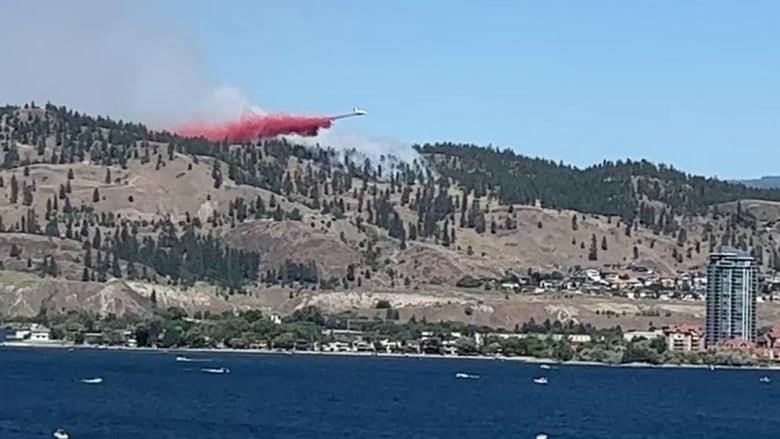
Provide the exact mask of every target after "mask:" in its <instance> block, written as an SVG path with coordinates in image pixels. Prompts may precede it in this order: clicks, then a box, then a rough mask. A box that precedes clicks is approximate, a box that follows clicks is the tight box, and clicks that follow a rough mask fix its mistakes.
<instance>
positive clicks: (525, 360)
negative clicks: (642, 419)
mask: <svg viewBox="0 0 780 439" xmlns="http://www.w3.org/2000/svg"><path fill="white" fill-rule="evenodd" d="M2 348H21V349H29V348H32V349H38V348H41V349H69V350H77V349H78V350H96V351H122V352H156V353H161V354H162V353H166V354H186V353H195V354H244V355H259V356H263V355H277V356H295V355H311V356H324V357H327V356H334V357H371V358H374V357H375V358H408V359H431V360H479V361H512V362H517V363H522V364H531V365H540V366H541V365H548V366H553V365H554V366H596V367H618V368H629V369H721V370H780V364H776V365H767V366H760V365H752V366H731V365H717V364H716V365H709V364H683V363H667V364H651V363H622V364H610V363H602V362H598V361H585V360H571V361H558V360H555V359H552V358H540V357H527V356H514V357H506V356H487V355H430V354H422V353H408V354H404V353H392V352H381V353H379V352H326V351H284V350H274V349H235V348H186V347H185V348H150V347H128V346H101V345H76V344H73V343H66V342H48V343H29V342H0V349H2ZM180 356H183V355H180Z"/></svg>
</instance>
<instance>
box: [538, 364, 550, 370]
mask: <svg viewBox="0 0 780 439" xmlns="http://www.w3.org/2000/svg"><path fill="white" fill-rule="evenodd" d="M539 369H544V370H550V365H549V364H542V365H541V366H539Z"/></svg>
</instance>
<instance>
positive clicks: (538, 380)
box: [534, 377, 547, 384]
mask: <svg viewBox="0 0 780 439" xmlns="http://www.w3.org/2000/svg"><path fill="white" fill-rule="evenodd" d="M534 383H536V384H547V378H546V377H540V378H534Z"/></svg>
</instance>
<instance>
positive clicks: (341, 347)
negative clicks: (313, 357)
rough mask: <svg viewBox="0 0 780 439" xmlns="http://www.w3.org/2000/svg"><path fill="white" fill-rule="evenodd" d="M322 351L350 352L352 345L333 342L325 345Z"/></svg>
mask: <svg viewBox="0 0 780 439" xmlns="http://www.w3.org/2000/svg"><path fill="white" fill-rule="evenodd" d="M320 350H321V351H323V352H349V351H351V350H352V345H351V344H350V343H347V342H343V341H332V342H330V343H325V344H323V345H322V346H321V347H320Z"/></svg>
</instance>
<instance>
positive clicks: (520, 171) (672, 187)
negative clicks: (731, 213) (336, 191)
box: [416, 143, 780, 227]
mask: <svg viewBox="0 0 780 439" xmlns="http://www.w3.org/2000/svg"><path fill="white" fill-rule="evenodd" d="M416 148H417V150H418V151H420V152H421V153H423V154H426V155H427V156H429V157H432V159H431V163H432V164H434V166H435V168H436V170H437V171H438V172H439V173H441V174H442V175H444V176H446V177H450V178H452V179H454V180H455V181H457V182H459V183H460V184H462V185H464V186H465V187H466V188H468V189H470V190H473V191H474V192H475V194H476V195H477V196H482V195H487V194H489V193H493V194H495V195H496V196H497V197H498V198H499V199H500V200H501V201H502V202H504V203H520V204H532V203H534V202H535V201H536V200H539V201H541V203H542V205H543V206H546V207H551V208H560V209H574V210H578V211H580V212H586V213H594V214H601V215H618V216H621V217H623V218H624V219H626V220H633V219H634V218H635V217H636V216H637V215H638V214H639V208H640V204H641V200H648V201H658V202H662V203H663V204H665V205H666V206H668V208H669V209H671V211H672V212H673V213H674V214H677V215H680V214H684V213H688V214H702V213H705V212H707V211H708V209H709V208H710V207H711V206H713V205H714V204H717V203H724V202H728V201H735V200H738V199H746V198H755V199H765V200H775V201H778V200H780V190H778V189H758V188H752V187H747V186H745V185H743V184H736V183H730V182H725V181H720V180H717V179H714V178H704V177H699V176H693V175H688V174H685V173H683V172H681V171H678V170H676V169H674V168H673V167H669V166H666V165H655V164H653V163H650V162H648V161H645V160H640V161H632V160H626V161H617V162H611V161H604V162H602V163H600V164H598V165H594V166H590V167H588V168H584V169H579V168H576V167H574V166H571V165H564V164H563V163H555V162H553V161H551V160H545V159H539V158H530V157H526V156H523V155H520V154H517V153H516V152H514V151H512V150H510V149H504V150H499V149H498V148H493V147H480V146H476V145H466V144H455V143H435V144H424V145H417V146H416ZM648 215H649V214H648V213H645V215H644V218H643V219H644V220H645V221H647V222H648V223H656V222H655V221H651V220H649V219H648ZM665 224H666V223H665V222H664V223H663V224H662V227H663V226H665Z"/></svg>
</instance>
